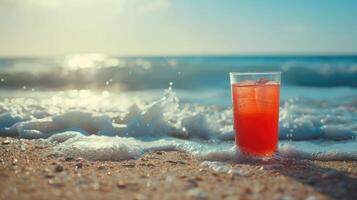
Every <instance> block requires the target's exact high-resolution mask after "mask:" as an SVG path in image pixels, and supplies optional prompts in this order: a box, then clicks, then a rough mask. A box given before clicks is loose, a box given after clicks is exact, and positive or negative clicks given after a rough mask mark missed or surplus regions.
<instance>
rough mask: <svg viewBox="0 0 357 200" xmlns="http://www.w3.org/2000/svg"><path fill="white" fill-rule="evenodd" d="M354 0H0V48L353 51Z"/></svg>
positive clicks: (49, 51) (38, 52)
mask: <svg viewBox="0 0 357 200" xmlns="http://www.w3.org/2000/svg"><path fill="white" fill-rule="evenodd" d="M356 9H357V1H354V0H344V1H341V0H328V1H326V0H299V1H293V0H269V1H262V0H0V56H50V55H65V54H75V53H105V54H111V55H190V54H346V53H347V54H357V12H356Z"/></svg>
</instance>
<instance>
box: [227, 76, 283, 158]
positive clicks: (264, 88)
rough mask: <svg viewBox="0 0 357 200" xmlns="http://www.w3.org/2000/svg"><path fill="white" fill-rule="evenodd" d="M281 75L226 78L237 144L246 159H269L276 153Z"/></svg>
mask: <svg viewBox="0 0 357 200" xmlns="http://www.w3.org/2000/svg"><path fill="white" fill-rule="evenodd" d="M280 74H281V73H280V72H261V73H236V72H231V73H230V74H229V75H230V80H231V91H232V104H233V118H234V130H235V138H236V144H237V146H238V147H239V149H240V150H241V152H242V153H244V154H246V155H250V156H258V157H270V156H272V155H273V154H274V153H275V152H276V151H277V147H278V131H279V130H278V129H279V98H280V77H281V75H280Z"/></svg>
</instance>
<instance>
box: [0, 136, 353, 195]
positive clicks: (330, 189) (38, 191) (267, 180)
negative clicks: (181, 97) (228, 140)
mask: <svg viewBox="0 0 357 200" xmlns="http://www.w3.org/2000/svg"><path fill="white" fill-rule="evenodd" d="M51 150H52V144H49V143H47V142H41V141H40V140H24V139H21V140H19V139H14V138H0V199H6V200H10V199H137V200H144V199H284V200H292V199H308V200H313V199H357V161H302V160H300V161H298V160H282V161H280V162H278V163H275V164H262V163H259V164H257V163H243V164H242V163H240V164H237V163H230V165H232V166H233V167H234V169H237V170H239V171H240V172H241V173H240V174H234V175H233V174H228V173H219V172H215V171H213V170H212V169H210V168H207V167H203V166H201V165H200V164H201V161H199V160H197V159H195V158H193V157H192V156H190V155H189V154H187V153H184V152H178V151H171V152H162V151H159V152H151V153H148V154H145V155H144V156H143V157H142V158H140V159H138V160H127V161H121V162H110V161H88V160H85V159H83V158H72V157H60V156H56V155H53V154H52V153H51V152H52V151H51Z"/></svg>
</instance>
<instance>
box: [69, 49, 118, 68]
mask: <svg viewBox="0 0 357 200" xmlns="http://www.w3.org/2000/svg"><path fill="white" fill-rule="evenodd" d="M119 63H120V61H119V59H117V58H113V57H110V56H108V55H105V54H97V53H91V54H75V55H70V56H67V57H66V58H65V61H64V67H66V68H67V69H71V70H78V69H83V68H103V67H115V66H118V65H119Z"/></svg>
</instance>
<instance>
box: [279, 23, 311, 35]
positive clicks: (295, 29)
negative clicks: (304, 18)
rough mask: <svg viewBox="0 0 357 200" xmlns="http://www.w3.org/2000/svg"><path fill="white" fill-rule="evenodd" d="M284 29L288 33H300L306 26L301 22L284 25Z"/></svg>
mask: <svg viewBox="0 0 357 200" xmlns="http://www.w3.org/2000/svg"><path fill="white" fill-rule="evenodd" d="M284 30H285V31H286V32H290V33H302V32H305V30H306V27H305V26H304V25H303V24H291V25H288V26H286V27H285V29H284Z"/></svg>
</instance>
